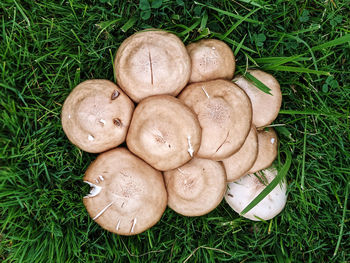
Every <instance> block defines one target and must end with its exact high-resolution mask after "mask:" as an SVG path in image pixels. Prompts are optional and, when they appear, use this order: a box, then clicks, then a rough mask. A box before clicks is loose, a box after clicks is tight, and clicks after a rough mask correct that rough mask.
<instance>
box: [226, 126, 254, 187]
mask: <svg viewBox="0 0 350 263" xmlns="http://www.w3.org/2000/svg"><path fill="white" fill-rule="evenodd" d="M257 157H258V135H257V132H256V128H255V126H254V125H252V127H251V128H250V132H249V134H248V136H247V138H246V140H245V141H244V144H243V146H242V147H241V148H240V149H239V150H238V152H236V153H234V154H233V155H231V156H230V157H228V158H226V159H224V160H222V162H223V164H224V167H225V170H226V175H227V181H228V182H233V181H236V180H237V179H239V178H240V177H242V176H244V175H246V174H247V172H248V171H249V169H250V168H251V167H252V166H253V164H254V162H255V160H256V158H257Z"/></svg>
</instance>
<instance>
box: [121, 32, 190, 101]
mask: <svg viewBox="0 0 350 263" xmlns="http://www.w3.org/2000/svg"><path fill="white" fill-rule="evenodd" d="M114 66H115V75H116V78H117V82H118V84H119V85H120V87H121V88H122V89H123V90H124V91H125V92H126V94H128V95H129V96H130V98H132V99H133V100H134V101H135V102H139V101H140V100H142V99H144V98H146V97H149V96H152V95H161V94H169V95H173V96H176V95H177V94H178V93H179V92H180V91H181V90H182V89H183V88H184V87H185V85H186V84H187V82H188V80H189V78H190V74H191V60H190V57H189V55H188V53H187V50H186V47H185V46H184V44H183V43H182V41H181V40H180V39H179V38H178V37H177V36H175V35H174V34H171V33H168V32H166V31H162V30H148V31H143V32H139V33H136V34H134V35H132V36H130V37H129V38H127V39H126V40H125V41H124V42H123V43H122V44H121V46H120V47H119V49H118V51H117V54H116V57H115V61H114Z"/></svg>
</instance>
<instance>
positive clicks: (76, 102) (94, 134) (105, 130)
mask: <svg viewBox="0 0 350 263" xmlns="http://www.w3.org/2000/svg"><path fill="white" fill-rule="evenodd" d="M134 107H135V106H134V103H133V102H132V101H131V100H130V99H129V97H128V96H126V95H125V93H124V92H123V91H122V90H121V89H120V88H119V87H118V86H117V85H115V84H114V83H112V82H111V81H109V80H104V79H94V80H86V81H84V82H82V83H80V84H79V85H78V86H76V87H75V88H74V89H73V91H72V92H71V93H70V94H69V96H68V97H67V99H66V100H65V102H64V104H63V108H62V114H61V121H62V127H63V130H64V132H65V133H66V135H67V137H68V139H69V140H70V141H71V142H72V143H73V144H75V145H76V146H77V147H79V148H80V149H82V150H84V151H86V152H91V153H99V152H103V151H106V150H109V149H111V148H114V147H117V146H118V145H119V144H121V143H123V142H124V140H125V137H126V133H127V131H128V128H129V124H130V121H131V116H132V113H133V111H134Z"/></svg>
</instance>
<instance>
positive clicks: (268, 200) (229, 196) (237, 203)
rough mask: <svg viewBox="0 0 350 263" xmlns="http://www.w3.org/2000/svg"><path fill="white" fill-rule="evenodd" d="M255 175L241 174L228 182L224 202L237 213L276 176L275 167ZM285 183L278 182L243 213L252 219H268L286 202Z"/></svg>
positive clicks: (276, 213)
mask: <svg viewBox="0 0 350 263" xmlns="http://www.w3.org/2000/svg"><path fill="white" fill-rule="evenodd" d="M258 176H259V177H260V178H259V177H257V176H255V175H254V174H248V175H246V176H243V177H242V178H240V179H239V180H238V181H236V182H232V183H229V184H228V190H227V192H226V195H225V200H226V202H227V203H228V204H229V205H230V207H231V208H232V209H233V210H234V211H236V212H237V213H239V214H240V213H241V212H242V211H243V209H244V208H245V207H246V206H247V205H248V204H249V203H250V202H251V201H253V200H254V198H255V197H257V196H258V195H259V194H260V193H261V192H262V191H263V190H264V189H265V187H266V186H267V185H268V184H269V183H271V181H272V180H273V179H274V178H275V177H276V176H277V170H276V168H273V167H270V168H268V169H266V170H263V171H260V172H259V173H258ZM286 192H287V183H286V181H285V180H283V182H282V183H280V184H278V185H277V186H276V187H275V188H274V189H273V190H272V191H271V192H270V193H269V194H268V195H267V196H266V197H265V198H264V199H263V200H261V201H260V202H259V203H258V204H257V205H256V206H255V207H253V208H252V209H251V210H250V211H248V212H247V213H246V214H244V215H243V217H245V218H248V219H250V220H253V221H260V219H259V218H261V219H263V220H269V219H272V218H273V217H275V216H276V215H278V214H279V213H280V212H281V211H282V210H283V208H284V206H285V204H286V202H287V195H286Z"/></svg>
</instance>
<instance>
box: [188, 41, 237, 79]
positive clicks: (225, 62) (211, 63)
mask: <svg viewBox="0 0 350 263" xmlns="http://www.w3.org/2000/svg"><path fill="white" fill-rule="evenodd" d="M186 48H187V52H188V54H189V55H190V57H191V63H192V72H191V77H190V82H202V81H208V80H214V79H228V80H231V79H232V78H233V74H234V72H235V66H236V62H235V56H234V55H233V52H232V50H231V48H230V47H229V46H228V45H227V44H226V43H225V42H223V41H221V40H217V39H203V40H200V41H198V42H195V43H191V44H189V45H188V46H187V47H186Z"/></svg>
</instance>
